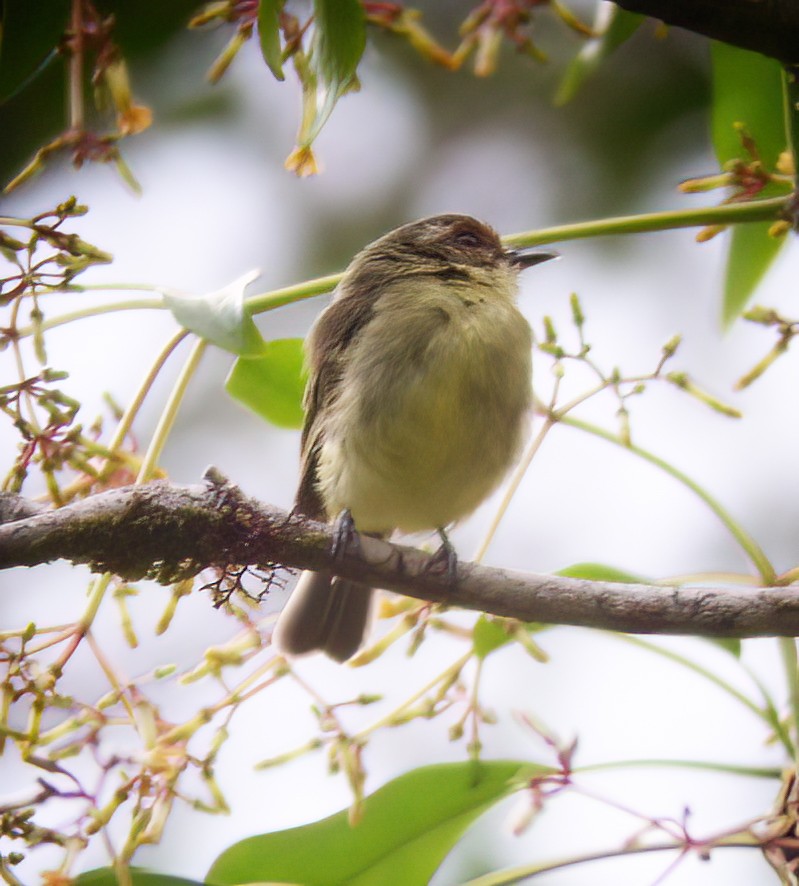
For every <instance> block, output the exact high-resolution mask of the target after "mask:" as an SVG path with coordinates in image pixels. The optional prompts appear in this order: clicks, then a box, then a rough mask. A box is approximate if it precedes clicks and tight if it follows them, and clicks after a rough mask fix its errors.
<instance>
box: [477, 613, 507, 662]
mask: <svg viewBox="0 0 799 886" xmlns="http://www.w3.org/2000/svg"><path fill="white" fill-rule="evenodd" d="M510 640H511V638H510V637H509V636H508V632H507V631H506V630H505V629H504V628H503V627H502V624H501V623H500V622H497V621H495V620H494V619H492V618H487V617H486V616H485V615H481V616H480V618H478V619H477V621H476V622H475V625H474V630H473V631H472V644H473V645H474V654H475V655H476V656H477V657H478V658H485V657H486V656H487V655H490V654H491V653H492V652H493V651H494V650H495V649H499V648H500V647H501V646H504V645H505V644H506V643H509V642H510Z"/></svg>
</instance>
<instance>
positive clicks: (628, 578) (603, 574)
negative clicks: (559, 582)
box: [555, 563, 652, 585]
mask: <svg viewBox="0 0 799 886" xmlns="http://www.w3.org/2000/svg"><path fill="white" fill-rule="evenodd" d="M555 574H556V575H563V576H565V577H566V578H583V579H586V581H616V582H619V583H620V584H631V585H648V584H652V580H651V579H649V578H645V577H644V576H642V575H636V574H635V573H633V572H624V571H623V570H621V569H616V567H615V566H607V565H605V564H604V563H574V564H573V565H572V566H566V567H565V568H564V569H559V570H558V571H557V572H556V573H555Z"/></svg>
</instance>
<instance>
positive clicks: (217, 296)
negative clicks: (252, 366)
mask: <svg viewBox="0 0 799 886" xmlns="http://www.w3.org/2000/svg"><path fill="white" fill-rule="evenodd" d="M259 274H260V271H250V272H249V273H248V274H244V276H242V277H239V279H238V280H234V281H233V282H232V283H230V284H229V285H228V286H225V287H224V289H220V290H218V291H217V292H210V293H208V294H207V295H200V296H187V295H177V294H175V293H170V292H165V293H164V302H165V304H166V306H167V307H168V308H169V310H170V311H172V314H173V316H174V317H175V319H176V320H177V321H178V323H180V325H181V326H184V327H185V328H186V329H188V330H190V331H191V332H193V333H195V334H196V335H199V336H200V338H204V339H205V340H206V341H209V342H211V343H212V344H215V345H216V346H217V347H220V348H222V349H223V350H225V351H230V352H231V353H233V354H239V355H241V356H248V357H250V356H256V355H257V354H261V353H263V351H264V340H263V338H261V333H260V332H259V331H258V327H257V326H256V325H255V323H254V322H253V319H252V317H251V316H250V314H249V312H248V311H247V308H246V306H245V304H244V290H245V289H246V287H247V285H248V284H249V283H252V281H253V280H255V278H256V277H258V275H259Z"/></svg>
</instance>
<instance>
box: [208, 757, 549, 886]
mask: <svg viewBox="0 0 799 886" xmlns="http://www.w3.org/2000/svg"><path fill="white" fill-rule="evenodd" d="M551 771H552V770H551V769H550V768H549V767H533V768H532V769H531V767H530V766H529V764H525V763H522V762H519V761H493V762H483V763H475V762H471V763H449V764H444V765H438V766H425V767H423V768H421V769H415V770H414V771H413V772H408V773H406V774H405V775H401V776H400V777H399V778H396V779H394V780H393V781H391V782H389V783H388V784H387V785H385V786H384V787H382V788H380V789H379V790H377V791H375V793H374V794H372V795H371V796H370V797H367V798H366V800H365V801H364V808H363V818H362V819H361V821H360V823H359V824H357V825H355V826H351V825H350V824H349V822H348V817H347V812H346V810H345V811H343V812H339V813H337V814H336V815H332V816H330V817H329V818H325V819H322V820H321V821H317V822H314V823H313V824H309V825H306V826H304V827H298V828H291V829H290V830H287V831H277V832H276V833H271V834H261V835H260V836H257V837H249V838H248V839H246V840H242V841H241V842H240V843H236V844H235V845H233V846H231V847H230V848H229V849H227V850H225V851H224V852H223V853H222V855H221V856H220V857H219V858H218V859H217V860H216V861H215V862H214V864H213V866H212V867H211V870H210V871H209V872H208V876H207V877H206V880H207V882H208V883H211V884H214V886H228V884H240V883H254V882H268V883H275V882H278V883H302V884H303V886H337V884H342V886H343V884H346V886H427V883H429V881H430V878H431V876H432V875H433V873H434V872H435V870H436V869H437V868H438V866H439V865H440V864H441V862H442V861H443V860H444V858H445V857H446V855H447V854H448V853H449V852H450V850H451V849H452V847H453V846H454V845H455V843H456V842H457V841H458V840H459V839H460V837H461V836H462V834H463V832H464V831H465V830H466V828H467V827H468V826H469V825H470V824H471V823H472V822H473V821H474V820H475V819H476V818H477V817H478V816H479V815H480V814H481V813H482V812H484V811H485V810H486V809H488V807H489V806H491V805H492V804H494V803H496V802H497V801H498V800H500V799H502V798H503V797H505V796H507V795H508V794H510V793H511V792H512V791H514V790H516V789H517V788H518V787H519V785H520V784H523V781H522V779H523V778H524V777H525V775H526V774H527V773H530V774H533V773H535V774H542V773H548V772H551Z"/></svg>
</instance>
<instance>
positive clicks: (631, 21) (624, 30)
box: [555, 0, 644, 105]
mask: <svg viewBox="0 0 799 886" xmlns="http://www.w3.org/2000/svg"><path fill="white" fill-rule="evenodd" d="M643 21H644V16H643V15H639V14H638V13H636V12H628V11H627V10H626V9H622V8H621V7H620V6H616V4H615V3H609V2H607V0H603V2H601V3H600V4H599V5H598V6H597V11H596V17H595V19H594V26H593V30H594V32H595V33H596V34H597V36H596V37H592V38H591V39H589V40H587V41H586V42H585V43H584V44H583V47H582V49H581V50H580V51H579V52H578V53H577V55H576V56H575V57H574V58H573V59H572V61H571V62H570V63H569V65H568V67H567V68H566V72H565V74H564V75H563V78H562V79H561V81H560V85H559V86H558V91H557V93H556V94H555V104H556V105H565V104H566V103H567V102H570V101H571V100H572V99H573V98H574V96H575V95H576V94H577V91H578V90H579V88H580V87H581V86H582V85H583V83H584V82H585V81H586V80H587V79H588V78H589V77H590V76H592V75H593V74H594V72H595V71H596V70H597V68H599V66H600V65H601V63H602V62H603V61H604V60H605V59H606V58H607V57H608V56H609V55H610V54H611V53H612V52H614V51H615V50H616V49H617V48H618V47H619V46H621V45H622V43H624V42H625V41H627V40H629V38H630V37H632V35H633V34H634V33H635V32H636V31H637V30H638V27H639V26H640V25H641V23H642V22H643Z"/></svg>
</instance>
